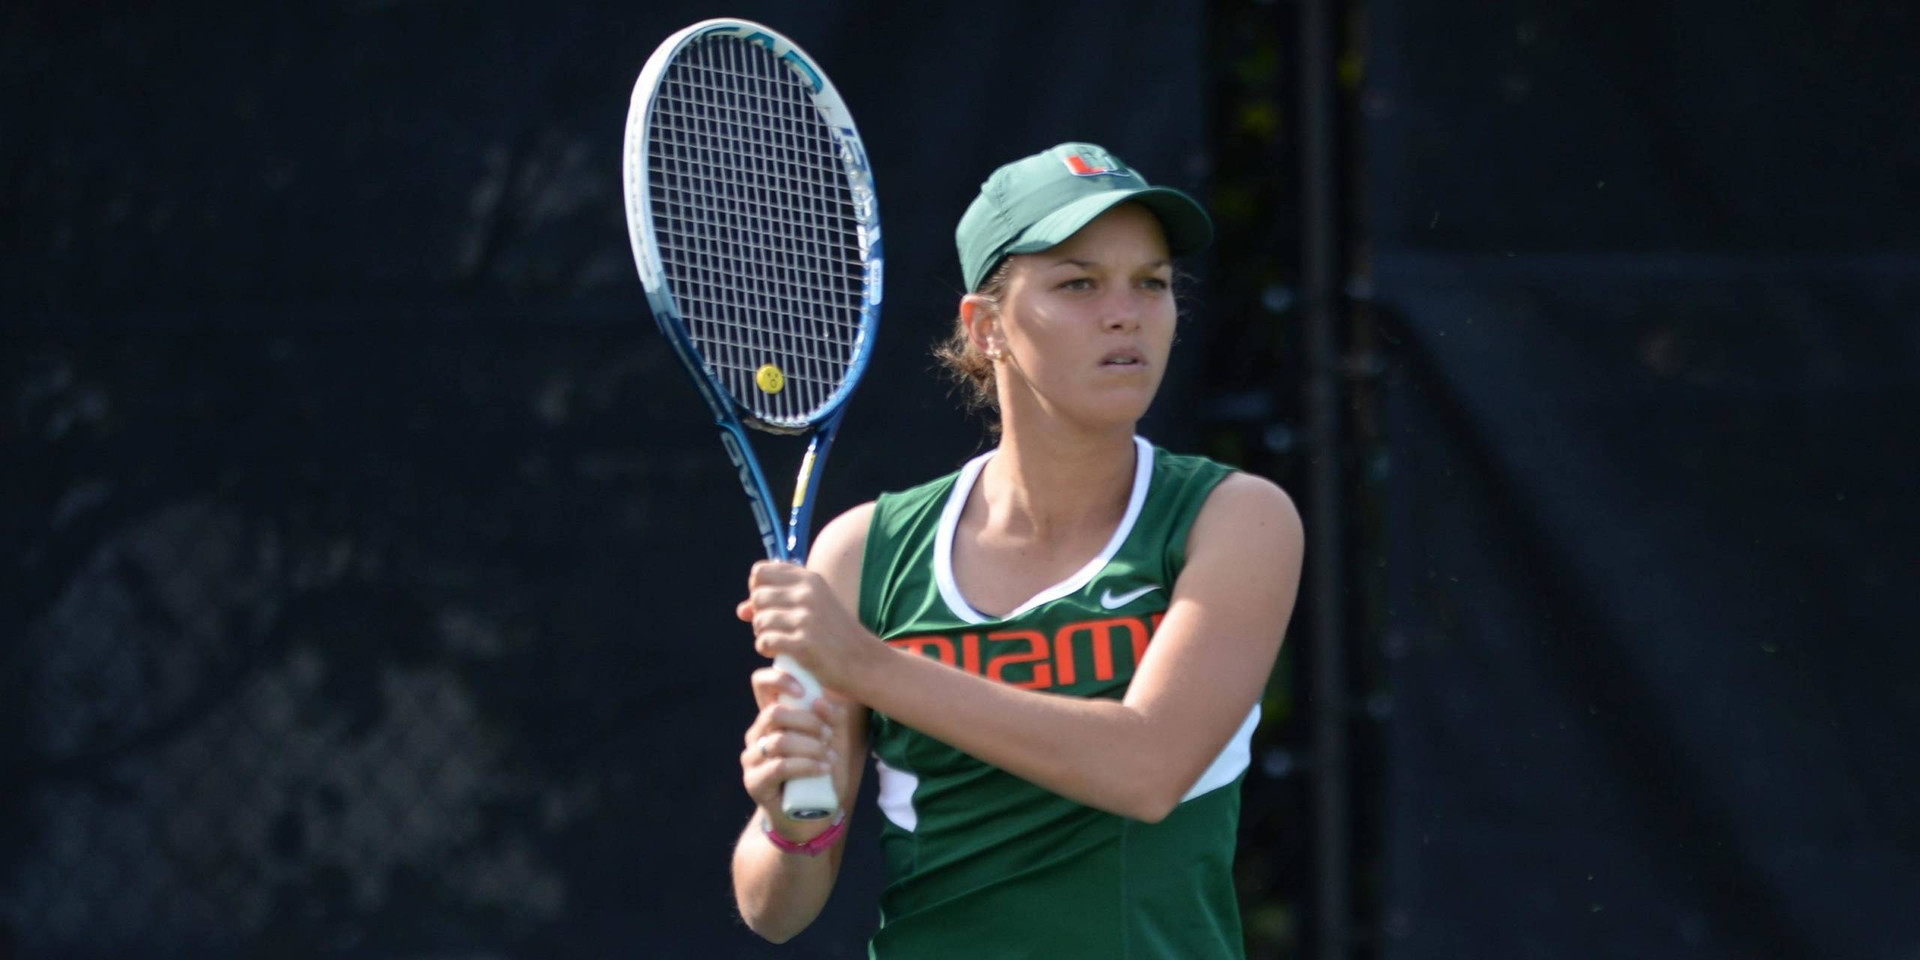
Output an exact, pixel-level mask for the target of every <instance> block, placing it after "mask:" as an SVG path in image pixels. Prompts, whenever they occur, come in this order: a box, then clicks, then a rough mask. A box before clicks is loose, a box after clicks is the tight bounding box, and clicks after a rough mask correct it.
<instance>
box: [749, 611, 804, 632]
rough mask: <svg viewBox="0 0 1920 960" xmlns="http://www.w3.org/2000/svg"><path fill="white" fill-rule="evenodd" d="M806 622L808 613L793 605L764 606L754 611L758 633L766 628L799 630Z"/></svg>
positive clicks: (754, 622)
mask: <svg viewBox="0 0 1920 960" xmlns="http://www.w3.org/2000/svg"><path fill="white" fill-rule="evenodd" d="M805 622H806V613H805V612H804V611H800V610H795V609H793V608H791V607H776V608H773V609H767V608H764V607H762V608H760V609H758V610H755V611H754V613H753V629H754V631H755V632H756V633H757V632H760V631H764V630H785V631H789V632H790V631H793V630H798V629H799V628H800V626H801V625H802V624H803V623H805Z"/></svg>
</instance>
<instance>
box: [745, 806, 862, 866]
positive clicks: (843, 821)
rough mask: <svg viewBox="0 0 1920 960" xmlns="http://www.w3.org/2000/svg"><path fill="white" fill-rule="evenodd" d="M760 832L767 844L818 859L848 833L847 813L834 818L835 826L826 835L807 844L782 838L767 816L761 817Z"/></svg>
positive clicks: (762, 815)
mask: <svg viewBox="0 0 1920 960" xmlns="http://www.w3.org/2000/svg"><path fill="white" fill-rule="evenodd" d="M760 830H761V832H763V833H765V834H766V835H767V842H769V843H771V844H773V845H774V846H776V847H779V848H780V849H782V850H785V851H786V852H788V853H798V854H801V855H802V856H808V857H817V856H819V855H820V851H822V850H825V849H827V848H828V847H831V846H833V842H834V841H835V840H838V839H840V835H841V834H843V833H845V832H847V814H846V811H844V810H843V811H841V813H840V815H839V816H837V817H834V818H833V826H831V827H828V828H827V829H826V832H825V833H822V834H820V835H819V836H817V837H814V838H813V839H812V840H808V841H807V842H806V843H794V842H793V841H792V840H788V839H787V838H786V837H783V836H781V835H780V834H779V832H778V831H776V830H774V829H773V821H772V820H771V819H768V817H767V816H766V814H761V815H760Z"/></svg>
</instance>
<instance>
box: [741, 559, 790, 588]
mask: <svg viewBox="0 0 1920 960" xmlns="http://www.w3.org/2000/svg"><path fill="white" fill-rule="evenodd" d="M792 568H793V565H792V564H790V563H782V562H780V561H778V560H761V561H759V562H757V563H755V564H754V565H753V569H752V570H751V571H748V573H747V588H748V589H749V590H751V589H753V588H754V587H758V586H761V585H762V584H774V583H781V582H784V581H785V579H786V578H787V573H786V571H787V570H790V569H792Z"/></svg>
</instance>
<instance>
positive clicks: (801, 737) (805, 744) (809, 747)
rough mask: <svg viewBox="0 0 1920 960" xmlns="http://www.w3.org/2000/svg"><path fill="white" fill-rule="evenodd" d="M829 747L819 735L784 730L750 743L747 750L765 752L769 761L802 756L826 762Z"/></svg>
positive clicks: (749, 751)
mask: <svg viewBox="0 0 1920 960" xmlns="http://www.w3.org/2000/svg"><path fill="white" fill-rule="evenodd" d="M828 749H829V748H828V746H827V743H826V741H825V740H822V739H820V738H819V737H815V736H810V735H807V734H804V733H796V732H794V731H791V730H783V731H780V732H778V733H772V734H768V735H767V736H764V737H761V738H760V739H759V740H757V741H755V742H753V743H752V744H749V745H748V747H747V752H748V753H758V754H765V755H766V759H767V760H769V761H772V760H776V759H779V758H781V757H800V758H803V759H808V760H818V761H820V762H822V763H825V762H826V760H827V751H828Z"/></svg>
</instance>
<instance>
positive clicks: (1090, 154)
mask: <svg viewBox="0 0 1920 960" xmlns="http://www.w3.org/2000/svg"><path fill="white" fill-rule="evenodd" d="M1062 159H1064V160H1065V161H1066V164H1067V171H1068V172H1069V173H1072V174H1073V175H1074V176H1076V177H1098V176H1101V175H1103V174H1104V175H1111V176H1116V177H1118V176H1125V175H1126V172H1127V171H1126V169H1125V168H1124V167H1122V166H1120V163H1119V161H1117V160H1115V159H1113V158H1112V157H1110V156H1108V155H1107V154H1106V153H1105V152H1104V151H1101V150H1088V149H1084V148H1082V149H1080V150H1077V151H1075V152H1073V153H1069V154H1067V155H1066V156H1065V157H1064V158H1062Z"/></svg>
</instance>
